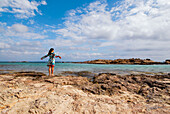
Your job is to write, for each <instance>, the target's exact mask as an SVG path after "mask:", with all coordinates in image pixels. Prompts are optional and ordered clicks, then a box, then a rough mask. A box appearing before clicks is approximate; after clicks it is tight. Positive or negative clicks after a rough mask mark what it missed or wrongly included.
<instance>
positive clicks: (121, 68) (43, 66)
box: [0, 62, 170, 74]
mask: <svg viewBox="0 0 170 114" xmlns="http://www.w3.org/2000/svg"><path fill="white" fill-rule="evenodd" d="M9 71H37V72H43V73H46V74H48V67H47V63H43V62H42V63H41V62H26V63H22V62H14V63H11V62H1V63H0V72H9ZM65 71H72V72H80V71H89V72H92V73H118V74H122V73H131V72H153V73H170V65H123V64H120V65H119V64H78V63H56V64H55V67H54V74H58V73H61V72H65Z"/></svg>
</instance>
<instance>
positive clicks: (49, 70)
mask: <svg viewBox="0 0 170 114" xmlns="http://www.w3.org/2000/svg"><path fill="white" fill-rule="evenodd" d="M48 72H49V76H51V66H49V69H48Z"/></svg>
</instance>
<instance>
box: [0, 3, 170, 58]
mask: <svg viewBox="0 0 170 114" xmlns="http://www.w3.org/2000/svg"><path fill="white" fill-rule="evenodd" d="M169 29H170V1H167V0H1V1H0V61H23V60H27V61H38V60H40V58H41V56H43V55H44V54H46V53H48V50H49V49H50V48H51V47H53V48H55V52H56V53H58V54H59V55H61V56H62V61H82V60H91V59H117V58H142V59H145V58H150V59H153V60H156V61H163V60H165V59H169V58H170V51H169V50H170V45H169V44H170V32H169Z"/></svg>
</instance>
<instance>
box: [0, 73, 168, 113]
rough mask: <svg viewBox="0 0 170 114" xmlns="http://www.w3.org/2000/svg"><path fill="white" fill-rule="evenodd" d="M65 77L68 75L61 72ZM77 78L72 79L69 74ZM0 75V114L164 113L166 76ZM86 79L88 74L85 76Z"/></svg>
mask: <svg viewBox="0 0 170 114" xmlns="http://www.w3.org/2000/svg"><path fill="white" fill-rule="evenodd" d="M65 73H68V72H65ZM72 73H73V74H77V76H73V75H71V74H72ZM83 73H86V75H88V73H89V72H70V74H68V75H67V76H63V75H62V74H61V75H60V76H59V75H55V76H54V77H48V76H47V75H46V74H44V73H42V72H33V71H27V72H26V71H24V72H11V73H4V74H0V89H1V90H2V91H1V95H0V96H1V99H0V103H1V104H0V112H1V113H9V114H11V113H15V112H18V114H23V113H101V112H102V113H168V112H169V111H170V101H169V99H170V96H169V94H170V90H169V88H170V74H152V75H150V74H144V73H143V74H135V73H134V74H133V73H132V74H128V75H118V74H114V73H100V74H97V75H95V76H90V77H91V78H89V77H87V76H83ZM89 75H90V73H89Z"/></svg>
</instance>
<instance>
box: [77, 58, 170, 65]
mask: <svg viewBox="0 0 170 114" xmlns="http://www.w3.org/2000/svg"><path fill="white" fill-rule="evenodd" d="M74 63H87V64H137V65H153V64H170V60H165V61H164V62H156V61H153V60H151V59H140V58H130V59H115V60H104V59H97V60H91V61H84V62H74Z"/></svg>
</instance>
